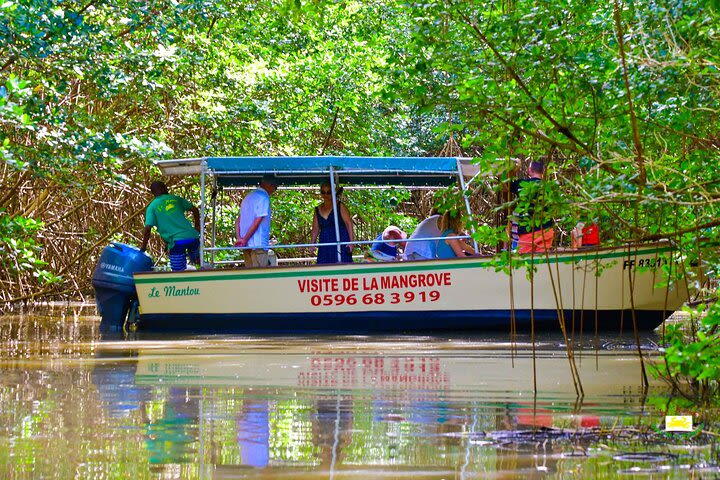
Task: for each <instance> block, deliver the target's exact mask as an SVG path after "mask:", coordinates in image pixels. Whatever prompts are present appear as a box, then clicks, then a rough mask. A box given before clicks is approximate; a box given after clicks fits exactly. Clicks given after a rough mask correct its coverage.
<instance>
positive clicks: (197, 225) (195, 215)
mask: <svg viewBox="0 0 720 480" xmlns="http://www.w3.org/2000/svg"><path fill="white" fill-rule="evenodd" d="M190 213H192V216H193V224H194V225H195V230H197V231H198V233H200V210H198V208H197V207H196V206H194V205H193V207H192V208H191V209H190Z"/></svg>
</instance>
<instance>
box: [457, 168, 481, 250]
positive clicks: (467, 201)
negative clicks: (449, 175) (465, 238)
mask: <svg viewBox="0 0 720 480" xmlns="http://www.w3.org/2000/svg"><path fill="white" fill-rule="evenodd" d="M457 171H458V179H459V180H460V191H461V192H462V196H463V199H464V200H465V208H466V209H467V213H468V218H469V219H470V220H472V210H471V209H470V199H469V198H468V196H467V195H465V191H466V190H467V189H468V186H467V184H466V183H465V178H464V177H463V172H462V164H461V163H460V159H459V158H458V159H457ZM473 178H475V177H473ZM471 181H472V180H471ZM470 230H472V233H473V234H474V233H475V224H474V223H473V222H470ZM456 233H457V232H456ZM473 248H475V253H476V254H477V253H478V252H479V249H478V244H477V240H475V236H474V235H473Z"/></svg>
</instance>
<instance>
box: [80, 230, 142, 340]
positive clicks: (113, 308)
mask: <svg viewBox="0 0 720 480" xmlns="http://www.w3.org/2000/svg"><path fill="white" fill-rule="evenodd" d="M152 266H153V261H152V258H151V257H150V255H148V254H147V253H145V252H142V251H140V249H139V248H137V247H133V246H131V245H125V244H123V243H111V244H110V245H108V246H107V247H105V249H104V250H103V252H102V254H101V255H100V259H99V260H98V263H97V265H96V266H95V272H94V273H93V278H92V284H93V287H95V301H96V303H97V307H98V311H99V312H100V315H101V316H102V321H101V322H100V331H101V332H102V333H110V332H120V331H122V329H123V324H124V323H125V319H126V318H127V316H128V311H129V310H130V308H131V306H133V305H137V293H136V292H135V281H134V280H133V276H132V274H133V272H146V271H149V270H152Z"/></svg>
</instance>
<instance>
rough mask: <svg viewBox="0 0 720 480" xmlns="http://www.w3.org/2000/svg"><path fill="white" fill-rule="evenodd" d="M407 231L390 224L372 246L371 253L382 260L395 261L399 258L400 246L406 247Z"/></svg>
mask: <svg viewBox="0 0 720 480" xmlns="http://www.w3.org/2000/svg"><path fill="white" fill-rule="evenodd" d="M406 239H407V233H405V232H403V231H402V230H401V229H400V228H399V227H396V226H395V225H390V226H389V227H387V228H386V229H385V230H383V231H382V233H381V234H380V235H378V236H377V238H376V239H375V242H374V243H373V244H372V247H370V254H371V255H372V256H373V258H375V259H376V260H380V261H381V262H394V261H395V260H397V259H398V248H404V247H405V244H406V243H407V242H403V240H406Z"/></svg>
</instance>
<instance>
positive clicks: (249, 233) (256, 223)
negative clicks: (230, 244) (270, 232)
mask: <svg viewBox="0 0 720 480" xmlns="http://www.w3.org/2000/svg"><path fill="white" fill-rule="evenodd" d="M263 218H265V217H255V220H253V223H252V224H250V228H248V231H247V233H245V236H244V237H242V238H240V239H239V240H238V241H237V242H236V243H235V246H236V247H247V242H248V240H250V239H251V238H252V236H253V235H254V234H255V231H256V230H257V229H258V227H259V226H260V224H261V223H262V221H263Z"/></svg>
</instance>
